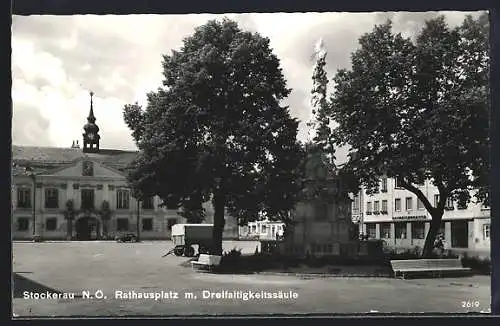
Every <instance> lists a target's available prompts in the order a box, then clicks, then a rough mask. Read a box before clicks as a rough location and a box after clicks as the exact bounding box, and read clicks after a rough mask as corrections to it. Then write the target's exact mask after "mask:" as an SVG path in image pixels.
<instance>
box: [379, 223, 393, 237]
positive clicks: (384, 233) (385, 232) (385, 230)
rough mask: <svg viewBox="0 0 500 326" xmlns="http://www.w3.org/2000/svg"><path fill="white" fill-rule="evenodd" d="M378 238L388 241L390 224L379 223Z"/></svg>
mask: <svg viewBox="0 0 500 326" xmlns="http://www.w3.org/2000/svg"><path fill="white" fill-rule="evenodd" d="M380 237H381V238H382V239H390V238H391V237H392V235H391V223H380Z"/></svg>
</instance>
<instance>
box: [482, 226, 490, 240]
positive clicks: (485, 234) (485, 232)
mask: <svg viewBox="0 0 500 326" xmlns="http://www.w3.org/2000/svg"><path fill="white" fill-rule="evenodd" d="M483 240H490V225H489V224H483Z"/></svg>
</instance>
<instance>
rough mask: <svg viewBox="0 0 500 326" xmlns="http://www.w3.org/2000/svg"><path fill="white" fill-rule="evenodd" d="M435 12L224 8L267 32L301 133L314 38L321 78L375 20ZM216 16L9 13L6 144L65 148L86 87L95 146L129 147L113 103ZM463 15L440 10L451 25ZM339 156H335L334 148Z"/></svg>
mask: <svg viewBox="0 0 500 326" xmlns="http://www.w3.org/2000/svg"><path fill="white" fill-rule="evenodd" d="M437 14H438V13H432V12H431V13H357V14H349V13H294V14H289V13H272V14H228V15H225V16H227V17H228V18H230V19H234V20H236V21H237V22H238V23H239V25H240V27H241V28H243V29H245V30H250V31H257V32H259V33H260V34H261V35H263V36H265V37H268V38H269V39H270V41H271V43H270V44H271V46H272V48H273V51H274V53H275V54H276V55H277V56H278V57H279V58H280V59H281V64H282V68H283V72H284V74H285V77H286V79H287V81H288V85H289V87H291V88H292V89H293V92H292V93H291V95H290V97H289V98H288V99H287V100H286V101H285V104H287V105H289V106H290V112H291V114H292V115H293V116H294V117H296V118H298V119H300V120H301V121H302V123H301V125H300V131H299V138H300V139H305V135H306V134H307V131H306V129H305V123H304V122H305V121H307V120H308V119H309V118H310V116H311V109H310V105H309V98H310V89H311V85H312V81H311V74H312V66H313V62H311V60H310V59H311V54H312V50H313V46H314V43H315V42H316V41H317V40H318V38H320V37H322V38H323V39H324V40H325V43H326V46H327V48H328V57H327V67H328V74H329V77H330V78H331V77H333V75H334V74H335V72H336V70H337V69H339V68H345V67H349V64H350V53H351V52H352V51H353V50H354V49H355V48H356V47H357V40H358V38H359V37H360V36H361V35H362V34H363V33H366V32H369V31H370V30H371V29H372V28H373V26H374V25H375V24H380V23H383V22H385V21H386V20H387V19H388V18H390V19H392V20H393V21H394V28H395V30H397V31H401V32H404V33H407V34H411V33H412V32H413V33H415V31H418V29H419V28H421V26H423V22H424V20H425V19H428V18H432V17H434V16H436V15H437ZM223 16H224V15H211V14H192V15H128V16H110V15H107V16H97V15H80V16H78V15H76V16H14V17H13V22H12V34H13V40H12V48H13V56H12V59H13V63H12V74H13V90H12V94H13V104H14V112H13V142H14V143H15V144H19V145H39V146H41V145H45V146H62V147H67V146H70V145H71V143H72V141H73V140H76V139H81V137H82V136H81V134H82V131H83V130H82V127H83V124H84V123H85V122H86V117H87V115H88V110H89V95H88V92H89V91H90V90H93V91H94V92H95V94H96V95H95V115H96V117H97V123H98V125H99V127H100V129H101V137H102V138H101V140H102V144H101V147H102V148H122V149H134V148H135V145H134V143H133V140H132V137H131V135H130V131H129V130H128V128H127V127H126V125H125V123H124V122H123V116H122V107H123V105H124V104H126V103H132V102H135V101H139V103H140V104H145V98H146V93H147V92H149V91H151V90H155V89H156V88H157V87H158V86H160V85H161V80H162V73H161V60H162V54H166V53H169V52H170V51H171V50H172V49H177V48H179V47H180V46H181V44H182V40H183V38H185V37H187V36H189V35H191V34H192V33H193V32H194V28H195V27H196V26H199V25H202V24H204V23H206V21H207V20H209V19H215V18H218V19H220V18H222V17H223ZM464 16H465V14H464V13H455V12H452V13H446V17H447V19H448V20H449V22H450V23H452V24H459V23H460V22H461V21H462V19H463V17H464ZM342 155H344V156H345V154H342Z"/></svg>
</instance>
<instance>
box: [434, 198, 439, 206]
mask: <svg viewBox="0 0 500 326" xmlns="http://www.w3.org/2000/svg"><path fill="white" fill-rule="evenodd" d="M438 204H439V195H434V207H437V205H438Z"/></svg>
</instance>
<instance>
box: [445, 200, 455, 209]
mask: <svg viewBox="0 0 500 326" xmlns="http://www.w3.org/2000/svg"><path fill="white" fill-rule="evenodd" d="M444 208H445V209H447V210H452V209H453V198H451V197H449V198H446V206H445V207H444Z"/></svg>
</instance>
